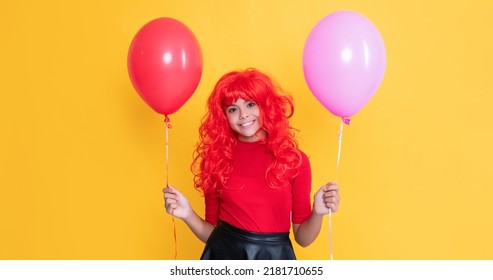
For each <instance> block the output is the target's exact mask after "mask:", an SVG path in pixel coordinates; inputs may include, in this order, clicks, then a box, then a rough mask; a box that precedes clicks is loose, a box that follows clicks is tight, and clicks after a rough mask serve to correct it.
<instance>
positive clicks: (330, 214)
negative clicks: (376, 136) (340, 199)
mask: <svg viewBox="0 0 493 280" xmlns="http://www.w3.org/2000/svg"><path fill="white" fill-rule="evenodd" d="M350 123H351V120H350V119H349V118H346V117H342V118H341V123H340V125H339V133H338V135H337V142H338V148H337V164H336V175H335V178H336V179H335V181H336V182H337V180H338V177H339V165H340V163H341V150H342V132H343V128H344V124H347V125H349V124H350ZM332 244H333V243H332V209H330V208H329V252H330V260H334V255H333V253H332Z"/></svg>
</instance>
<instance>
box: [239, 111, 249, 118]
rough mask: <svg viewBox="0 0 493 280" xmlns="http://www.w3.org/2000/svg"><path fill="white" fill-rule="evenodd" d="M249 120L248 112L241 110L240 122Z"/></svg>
mask: <svg viewBox="0 0 493 280" xmlns="http://www.w3.org/2000/svg"><path fill="white" fill-rule="evenodd" d="M246 118H248V111H247V110H241V109H240V120H243V119H246Z"/></svg>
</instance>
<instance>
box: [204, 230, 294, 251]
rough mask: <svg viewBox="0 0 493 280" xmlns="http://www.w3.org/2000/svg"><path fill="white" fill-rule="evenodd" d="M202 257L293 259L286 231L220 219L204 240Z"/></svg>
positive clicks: (291, 246)
mask: <svg viewBox="0 0 493 280" xmlns="http://www.w3.org/2000/svg"><path fill="white" fill-rule="evenodd" d="M200 259H201V260H295V259H296V256H295V254H294V250H293V245H292V244H291V240H290V239H289V232H283V233H256V232H250V231H245V230H242V229H239V228H237V227H234V226H232V225H230V224H228V223H226V222H220V223H219V225H217V226H216V228H215V229H214V230H213V231H212V233H211V236H210V237H209V239H208V240H207V243H206V245H205V248H204V252H203V253H202V256H201V257H200Z"/></svg>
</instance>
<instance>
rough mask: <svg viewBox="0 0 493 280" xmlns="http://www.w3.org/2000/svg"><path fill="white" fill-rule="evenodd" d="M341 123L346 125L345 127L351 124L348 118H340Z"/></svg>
mask: <svg viewBox="0 0 493 280" xmlns="http://www.w3.org/2000/svg"><path fill="white" fill-rule="evenodd" d="M342 122H343V123H345V124H347V125H350V124H351V119H350V118H348V117H342Z"/></svg>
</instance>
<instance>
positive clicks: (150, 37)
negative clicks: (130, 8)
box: [127, 18, 202, 115]
mask: <svg viewBox="0 0 493 280" xmlns="http://www.w3.org/2000/svg"><path fill="white" fill-rule="evenodd" d="M127 59H128V61H127V67H128V73H129V75H130V80H131V81H132V84H133V86H134V88H135V90H136V91H137V92H138V93H139V95H140V97H141V98H142V99H143V100H144V101H145V102H146V103H147V104H148V105H149V106H150V107H151V108H152V109H153V110H154V111H156V112H158V113H160V114H163V115H169V114H172V113H174V112H176V111H177V110H178V109H180V108H181V107H182V106H183V104H185V102H187V100H188V99H189V98H190V97H191V96H192V94H193V93H194V91H195V90H196V88H197V86H198V84H199V81H200V77H201V75H202V52H201V50H200V46H199V43H198V41H197V39H196V38H195V36H194V34H193V33H192V31H191V30H190V29H189V28H188V27H187V26H185V25H184V24H183V23H181V22H179V21H177V20H175V19H172V18H157V19H154V20H152V21H150V22H148V23H147V24H146V25H144V26H143V27H142V28H141V29H140V30H139V31H138V32H137V34H136V35H135V37H134V38H133V40H132V43H131V44H130V48H129V51H128V58H127Z"/></svg>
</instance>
